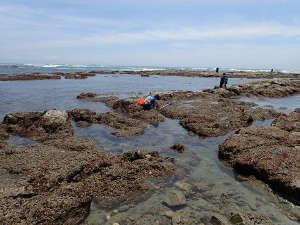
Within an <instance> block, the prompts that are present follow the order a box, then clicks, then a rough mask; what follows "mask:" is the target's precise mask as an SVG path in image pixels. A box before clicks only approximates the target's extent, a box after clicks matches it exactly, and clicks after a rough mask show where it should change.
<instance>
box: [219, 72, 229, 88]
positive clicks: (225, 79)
mask: <svg viewBox="0 0 300 225" xmlns="http://www.w3.org/2000/svg"><path fill="white" fill-rule="evenodd" d="M227 83H228V76H227V75H226V73H223V75H222V77H221V80H220V88H222V87H223V86H224V87H225V88H226V85H227Z"/></svg>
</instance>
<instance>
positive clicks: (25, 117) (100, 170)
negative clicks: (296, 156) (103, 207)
mask: <svg viewBox="0 0 300 225" xmlns="http://www.w3.org/2000/svg"><path fill="white" fill-rule="evenodd" d="M10 135H19V136H23V137H27V138H30V139H32V140H38V141H39V142H40V143H39V144H35V145H30V146H26V147H25V146H21V147H20V146H19V147H17V146H12V145H9V144H8V143H7V140H8V138H9V136H10ZM0 146H1V151H0V181H1V182H0V189H1V197H0V202H1V206H0V221H1V224H80V223H81V222H82V221H83V220H84V219H85V218H86V216H87V215H88V213H89V209H90V203H91V201H92V199H93V198H95V197H98V198H105V199H108V200H109V199H114V200H119V201H121V200H122V199H126V198H127V197H128V196H130V195H133V194H135V193H137V192H139V191H145V190H147V189H148V186H147V185H145V183H144V180H145V179H146V178H151V177H159V176H167V175H170V174H171V173H172V172H173V171H174V166H173V165H172V162H173V160H172V159H169V158H163V157H160V156H159V154H158V152H142V151H139V150H135V151H132V152H127V153H126V154H123V155H122V154H121V155H107V154H105V153H103V152H101V149H99V146H98V147H97V146H96V145H95V144H94V143H93V142H92V141H91V140H89V139H84V138H79V137H76V136H74V135H73V129H72V127H71V126H70V119H69V116H68V113H67V112H63V111H58V110H48V111H46V112H33V113H15V114H8V115H6V117H5V118H4V120H3V122H2V123H1V126H0Z"/></svg>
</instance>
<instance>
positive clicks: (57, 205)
mask: <svg viewBox="0 0 300 225" xmlns="http://www.w3.org/2000/svg"><path fill="white" fill-rule="evenodd" d="M76 79H77V78H76ZM299 93H300V81H297V80H271V81H270V80H266V81H255V82H250V83H244V84H240V85H233V86H231V87H229V88H228V89H220V88H214V89H207V90H203V91H194V92H193V91H176V92H164V93H163V92H158V93H156V94H158V96H159V100H158V107H156V108H155V109H151V110H144V109H143V108H142V107H141V106H140V105H138V104H137V103H136V102H137V98H126V99H119V98H117V97H116V96H105V97H103V96H102V97H101V96H100V97H99V96H98V95H97V94H96V93H91V92H88V93H81V94H80V95H78V96H77V98H78V101H91V102H103V103H104V104H106V105H107V106H108V107H110V108H111V109H112V112H106V113H97V112H94V111H91V110H89V109H73V110H68V111H59V110H55V109H51V110H47V111H44V112H23V113H22V112H18V113H8V114H6V116H5V117H4V119H3V121H2V123H1V124H0V181H1V182H0V189H1V196H0V203H1V206H0V221H1V222H0V224H1V223H3V224H80V223H82V222H83V221H84V220H85V219H86V218H87V216H88V214H89V212H90V209H91V202H93V201H94V200H95V199H98V200H99V201H100V200H101V201H102V202H106V203H107V202H119V201H122V200H125V199H128V196H132V195H134V194H136V193H138V192H141V191H146V190H148V189H149V188H150V187H149V186H148V185H146V183H145V181H146V179H147V178H157V177H164V176H170V175H171V174H172V173H173V172H174V170H175V166H174V165H173V162H174V159H172V158H168V157H162V156H160V155H159V153H158V152H157V151H147V152H143V151H140V150H132V151H129V152H126V153H124V154H119V155H112V154H106V153H104V151H103V149H102V147H101V146H97V145H96V144H95V143H94V142H93V141H92V140H90V139H87V138H80V137H77V136H75V135H74V127H73V126H72V121H74V122H75V124H76V125H77V126H90V125H91V124H94V123H96V124H104V125H105V126H108V127H110V128H114V131H113V132H112V134H113V135H115V136H117V137H126V136H135V135H141V134H143V132H144V130H145V129H146V128H147V126H148V125H149V124H153V125H157V124H159V123H160V122H163V121H164V120H165V118H170V119H176V120H178V121H179V124H180V125H181V126H182V127H184V128H185V129H186V130H187V131H188V132H189V133H190V134H192V135H198V136H200V137H202V138H205V137H216V136H223V135H225V134H227V133H228V132H231V131H234V130H237V129H238V131H237V132H236V133H235V134H234V135H233V136H232V137H230V138H228V139H227V140H226V141H225V142H224V143H223V144H221V145H220V150H219V157H220V159H222V160H224V162H225V163H226V164H227V165H230V166H232V167H233V168H234V169H235V170H236V171H237V172H239V173H242V174H246V175H254V176H256V177H257V178H258V179H261V180H263V181H264V182H266V183H267V184H269V185H270V187H272V188H273V189H274V190H275V191H276V192H278V193H280V194H282V195H284V196H285V197H287V198H288V199H289V200H290V201H292V202H294V203H296V204H299V202H300V199H299V196H300V191H299V190H300V186H299V174H300V167H299V165H298V164H297V163H298V162H299V160H300V158H299V157H300V155H299V145H300V139H299V137H300V135H299V133H300V130H299V127H300V110H299V109H298V110H295V111H294V112H293V113H290V114H289V115H285V114H283V113H278V112H276V111H274V110H272V109H266V108H261V107H258V106H257V105H256V104H254V103H248V102H242V101H239V98H241V97H252V96H258V97H261V96H262V97H283V96H289V95H295V94H299ZM266 119H275V120H274V121H273V123H272V126H266V127H255V126H250V125H251V124H253V122H254V121H258V120H266ZM10 136H21V137H26V138H29V139H31V140H34V141H37V142H38V143H37V144H34V145H30V146H13V145H11V144H9V141H8V140H9V138H10ZM180 144H181V143H177V145H174V146H172V149H174V150H175V151H178V152H181V153H180V155H184V154H186V153H189V152H191V151H190V150H187V149H186V148H185V146H183V145H180ZM185 150H186V151H185ZM170 151H172V152H173V150H170ZM175 186H176V187H177V188H178V189H180V190H181V191H178V190H176V191H172V192H170V193H168V196H167V197H166V199H165V200H164V204H162V205H161V208H158V209H157V210H160V209H163V211H161V212H157V213H158V214H159V215H160V218H161V219H162V221H168V223H167V224H170V223H171V224H193V223H194V222H197V221H199V218H197V216H196V214H194V213H193V212H191V214H187V213H186V211H184V210H182V211H181V209H182V208H180V207H182V206H184V205H186V201H187V200H191V199H197V200H199V201H200V202H201V201H202V202H205V204H208V205H211V209H212V211H210V212H209V213H208V212H207V216H206V217H205V218H204V219H203V220H201V221H205V222H206V223H208V224H209V223H210V224H241V223H242V224H243V223H244V224H272V222H271V221H270V220H269V219H268V218H260V215H259V214H258V215H255V216H254V214H249V213H248V212H242V211H237V210H236V209H234V211H230V213H228V215H227V217H225V218H224V216H223V215H221V214H218V212H219V211H220V209H216V208H215V207H213V206H212V204H211V203H210V201H215V202H218V203H220V202H221V203H220V204H223V205H222V207H226V206H228V204H229V203H230V201H229V199H230V198H231V197H230V196H227V195H223V194H220V196H219V197H218V198H216V199H214V198H212V196H213V195H212V191H211V189H212V188H211V187H209V186H205V185H203V184H199V185H195V184H193V185H191V184H188V183H176V185H175ZM219 191H220V190H219ZM204 192H205V193H207V195H203V196H206V197H203V199H202V197H201V196H202V194H201V193H204ZM144 193H145V192H144ZM107 204H108V203H107ZM174 207H175V208H176V210H174V211H173V208H174ZM169 209H172V210H169ZM198 210H199V209H198ZM203 210H204V209H203ZM181 212H182V213H181ZM211 212H215V213H214V214H211ZM167 218H171V220H170V219H167ZM139 220H145V221H146V218H141V217H140V218H139ZM126 221H127V222H128V223H127V224H137V223H136V221H131V222H130V219H127V220H126ZM145 221H144V222H145ZM170 221H171V222H170ZM251 221H252V222H251ZM259 221H262V222H261V223H259ZM144 222H143V223H144ZM148 222H149V221H148ZM248 222H249V223H248ZM143 223H141V224H143ZM154 223H155V221H153V224H154ZM139 225H140V224H139Z"/></svg>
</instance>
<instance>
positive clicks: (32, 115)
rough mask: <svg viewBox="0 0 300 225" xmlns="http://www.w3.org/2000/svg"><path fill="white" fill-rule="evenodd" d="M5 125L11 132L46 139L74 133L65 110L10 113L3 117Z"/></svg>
mask: <svg viewBox="0 0 300 225" xmlns="http://www.w3.org/2000/svg"><path fill="white" fill-rule="evenodd" d="M2 124H3V127H4V128H5V129H6V131H7V132H8V133H10V134H14V135H18V136H21V137H28V138H30V139H32V140H37V141H45V140H47V139H56V138H58V137H60V138H62V137H67V136H72V135H73V129H72V126H71V121H70V120H69V119H68V114H67V113H66V112H65V111H59V110H47V111H45V112H28V113H9V114H7V115H5V117H4V119H3V123H2Z"/></svg>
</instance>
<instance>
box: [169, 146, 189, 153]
mask: <svg viewBox="0 0 300 225" xmlns="http://www.w3.org/2000/svg"><path fill="white" fill-rule="evenodd" d="M171 149H173V150H174V151H176V152H179V153H183V152H185V151H186V147H185V146H184V145H182V144H174V145H172V146H171Z"/></svg>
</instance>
